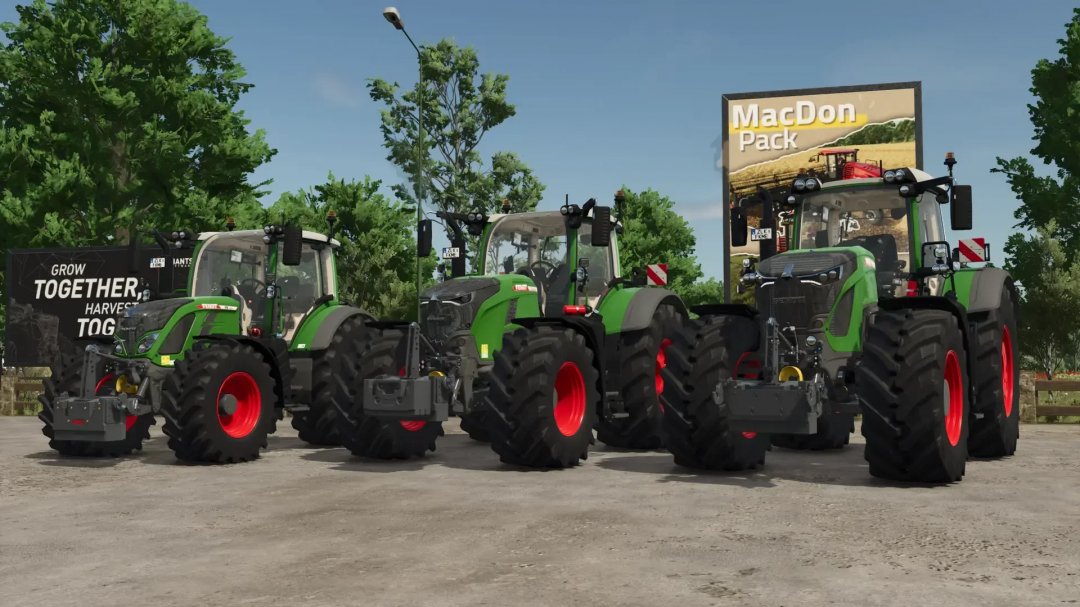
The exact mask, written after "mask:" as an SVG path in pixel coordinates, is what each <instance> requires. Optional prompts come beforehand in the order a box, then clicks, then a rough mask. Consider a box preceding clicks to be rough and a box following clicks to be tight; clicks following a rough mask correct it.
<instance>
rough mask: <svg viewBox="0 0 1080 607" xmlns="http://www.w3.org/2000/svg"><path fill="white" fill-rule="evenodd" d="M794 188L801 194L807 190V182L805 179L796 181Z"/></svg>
mask: <svg viewBox="0 0 1080 607" xmlns="http://www.w3.org/2000/svg"><path fill="white" fill-rule="evenodd" d="M794 187H795V191H796V192H801V191H803V190H805V189H806V180H805V179H796V180H795V186H794Z"/></svg>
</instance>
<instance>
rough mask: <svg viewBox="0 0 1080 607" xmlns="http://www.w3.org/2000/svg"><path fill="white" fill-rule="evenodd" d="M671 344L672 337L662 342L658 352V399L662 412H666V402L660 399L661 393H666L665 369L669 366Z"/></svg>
mask: <svg viewBox="0 0 1080 607" xmlns="http://www.w3.org/2000/svg"><path fill="white" fill-rule="evenodd" d="M670 345H671V340H670V339H665V340H664V341H662V342H660V349H659V350H658V351H657V352H656V401H657V403H659V404H660V412H661V413H663V412H664V403H663V402H661V401H660V395H661V394H663V393H664V375H663V370H664V368H665V367H667V347H668V346H670Z"/></svg>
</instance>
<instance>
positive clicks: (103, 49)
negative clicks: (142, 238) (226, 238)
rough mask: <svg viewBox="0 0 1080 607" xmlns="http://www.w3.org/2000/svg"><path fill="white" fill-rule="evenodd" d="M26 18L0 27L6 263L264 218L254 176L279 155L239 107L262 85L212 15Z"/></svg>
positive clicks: (111, 5) (138, 8)
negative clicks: (22, 253) (157, 232)
mask: <svg viewBox="0 0 1080 607" xmlns="http://www.w3.org/2000/svg"><path fill="white" fill-rule="evenodd" d="M16 11H17V12H18V13H19V23H17V24H13V23H3V24H0V30H2V31H3V32H4V34H5V36H6V38H7V44H6V45H4V46H3V47H2V48H0V255H3V252H4V251H6V250H7V249H9V248H21V247H48V246H85V245H104V244H114V243H118V242H125V241H126V238H127V233H128V228H129V226H130V225H132V224H135V225H145V226H156V227H165V228H172V227H185V228H188V229H192V230H206V229H218V228H219V226H220V225H222V223H223V221H224V218H225V217H226V216H230V215H231V216H234V217H235V218H236V219H237V221H238V223H239V224H241V225H246V224H254V223H255V221H256V218H257V216H258V215H259V213H260V212H261V207H260V205H259V202H258V198H259V196H260V195H261V194H262V192H260V191H259V188H260V186H262V185H264V184H252V183H249V181H248V179H249V176H250V175H251V173H252V171H254V170H255V168H256V167H258V166H259V165H261V164H263V163H264V162H266V161H268V160H269V159H270V158H271V157H272V156H273V155H274V154H275V153H276V151H275V150H272V149H270V147H269V146H268V145H267V144H266V142H265V141H264V137H263V132H262V131H256V132H255V133H254V134H250V133H249V132H248V129H247V126H248V123H249V121H248V120H246V119H245V118H244V115H243V112H240V111H237V110H236V109H235V106H236V103H237V101H238V100H239V98H240V95H241V94H243V93H244V92H246V91H248V90H249V89H250V88H251V85H250V84H244V83H242V82H241V81H240V79H241V78H243V77H244V70H243V68H241V67H240V65H239V64H238V63H237V62H236V59H235V57H234V55H233V53H232V51H229V50H228V49H226V48H225V43H226V40H225V39H223V38H219V37H217V36H215V35H214V34H213V32H211V31H210V30H209V28H208V27H207V21H206V18H205V17H204V16H202V15H200V14H199V13H198V12H197V11H196V10H195V9H193V8H192V7H191V6H189V5H187V4H184V3H181V2H177V1H176V0H58V1H56V2H53V3H52V4H51V5H47V4H46V3H45V2H44V0H37V1H35V2H34V3H33V4H31V5H28V6H21V5H20V6H16ZM0 263H2V262H0ZM0 267H2V266H0ZM2 284H3V283H2V278H0V292H2V291H3V289H2ZM0 322H3V321H2V318H0Z"/></svg>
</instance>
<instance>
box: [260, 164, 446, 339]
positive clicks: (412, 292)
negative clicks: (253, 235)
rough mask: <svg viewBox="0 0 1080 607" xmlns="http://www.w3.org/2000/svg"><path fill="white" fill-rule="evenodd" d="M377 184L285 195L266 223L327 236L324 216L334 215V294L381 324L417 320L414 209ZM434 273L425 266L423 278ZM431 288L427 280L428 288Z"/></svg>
mask: <svg viewBox="0 0 1080 607" xmlns="http://www.w3.org/2000/svg"><path fill="white" fill-rule="evenodd" d="M381 185H382V184H381V182H379V181H372V180H371V178H370V177H364V180H363V181H356V180H353V181H350V182H347V183H346V181H345V180H344V179H341V180H338V179H335V178H334V175H333V173H331V174H330V175H329V177H327V182H326V183H324V184H322V185H317V186H315V187H314V188H311V189H309V190H308V191H306V192H305V191H298V192H296V193H292V192H286V193H284V194H282V195H281V198H279V199H278V201H277V202H275V203H274V205H273V206H272V207H270V208H269V209H267V211H266V217H265V219H264V221H265V222H267V223H280V222H281V221H282V219H285V220H287V221H289V222H291V223H292V224H293V225H301V226H303V227H304V229H307V230H313V231H317V232H322V233H326V231H327V223H326V215H327V211H331V210H332V211H334V212H335V213H336V214H337V223H336V224H335V226H334V229H335V238H337V239H338V240H339V241H341V243H342V246H341V249H339V250H338V253H337V271H338V288H339V289H340V291H341V292H342V293H343V294H344V295H345V297H347V298H348V299H349V300H350V301H352V302H354V303H355V304H356V305H358V306H360V307H361V308H364V309H365V310H367V311H369V312H371V313H372V314H374V315H376V316H377V317H379V318H384V319H405V320H415V318H416V298H417V294H416V231H415V223H416V221H415V220H414V219H413V216H412V209H409V208H406V207H405V205H403V204H402V203H400V202H398V201H395V200H392V199H390V198H387V197H386V196H383V195H382V194H380V193H379V187H380V186H381ZM434 269H435V259H434V257H432V258H430V259H428V260H425V263H424V268H423V271H424V275H425V276H429V277H430V276H431V275H432V273H433V272H434ZM432 282H434V281H433V280H429V281H428V284H431V283H432Z"/></svg>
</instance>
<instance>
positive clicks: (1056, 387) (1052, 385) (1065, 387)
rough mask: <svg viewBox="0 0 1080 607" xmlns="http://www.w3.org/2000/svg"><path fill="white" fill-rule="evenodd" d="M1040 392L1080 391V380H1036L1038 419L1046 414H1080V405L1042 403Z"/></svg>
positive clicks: (1036, 411) (1036, 412) (1036, 414)
mask: <svg viewBox="0 0 1080 607" xmlns="http://www.w3.org/2000/svg"><path fill="white" fill-rule="evenodd" d="M1039 392H1080V381H1062V380H1054V381H1046V380H1038V381H1036V382H1035V417H1036V420H1037V419H1038V418H1039V417H1041V416H1044V415H1059V416H1072V415H1075V416H1080V407H1063V406H1056V405H1040V404H1039Z"/></svg>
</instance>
